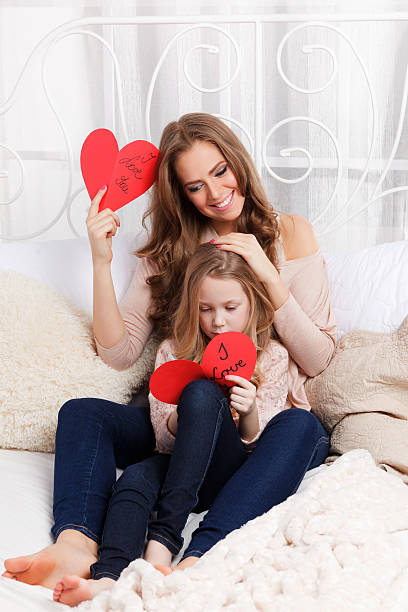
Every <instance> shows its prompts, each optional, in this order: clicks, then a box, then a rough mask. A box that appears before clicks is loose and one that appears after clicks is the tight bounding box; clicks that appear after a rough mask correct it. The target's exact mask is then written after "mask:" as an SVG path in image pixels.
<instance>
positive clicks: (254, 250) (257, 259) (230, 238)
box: [211, 232, 279, 283]
mask: <svg viewBox="0 0 408 612" xmlns="http://www.w3.org/2000/svg"><path fill="white" fill-rule="evenodd" d="M211 242H213V243H214V244H216V245H220V246H219V248H220V249H222V250H223V251H233V252H234V253H237V254H238V255H241V256H242V257H243V258H244V259H245V261H246V262H247V263H248V264H249V265H250V267H251V268H252V270H253V271H254V272H255V274H256V276H257V277H258V279H259V280H260V281H261V282H263V283H276V282H278V281H279V272H278V271H277V269H276V268H275V266H274V265H273V263H272V262H271V261H270V260H269V259H268V257H267V256H266V255H265V252H264V250H263V248H262V247H261V245H260V244H259V242H258V241H257V239H256V238H255V236H254V235H253V234H241V233H238V232H232V233H230V234H225V236H219V237H218V238H217V239H216V240H213V241H211Z"/></svg>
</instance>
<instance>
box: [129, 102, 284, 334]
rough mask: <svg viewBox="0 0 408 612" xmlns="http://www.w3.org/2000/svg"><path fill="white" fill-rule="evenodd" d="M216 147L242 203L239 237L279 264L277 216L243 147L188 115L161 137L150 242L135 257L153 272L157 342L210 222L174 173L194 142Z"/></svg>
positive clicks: (204, 119)
mask: <svg viewBox="0 0 408 612" xmlns="http://www.w3.org/2000/svg"><path fill="white" fill-rule="evenodd" d="M200 140H202V141H204V142H209V143H211V144H213V145H215V146H216V147H217V148H218V149H219V151H220V152H221V153H222V155H223V156H224V158H225V159H226V161H227V163H228V164H229V166H230V168H231V170H232V172H233V174H234V175H235V178H236V180H237V183H238V186H239V190H240V192H241V193H242V195H244V196H245V203H244V207H243V210H242V213H241V215H240V217H239V218H238V220H237V232H242V233H248V234H254V235H255V236H256V238H257V240H258V242H259V243H260V245H261V247H262V248H263V250H264V252H265V253H266V255H267V256H268V257H269V259H270V260H271V261H272V263H273V264H274V265H276V263H277V253H276V249H275V241H276V239H277V238H278V236H279V226H278V222H277V218H276V217H277V214H276V213H275V212H274V211H273V208H272V207H271V205H270V204H269V202H268V199H267V197H266V194H265V191H264V189H263V187H262V184H261V181H260V178H259V176H258V173H257V171H256V168H255V166H254V163H253V161H252V159H251V157H250V155H249V154H248V152H247V151H246V149H245V147H244V145H243V144H242V143H241V141H240V140H239V138H238V137H237V136H236V135H235V134H234V132H233V131H232V130H231V129H230V128H229V127H227V126H226V125H225V124H224V123H223V121H221V120H220V119H218V118H216V117H213V116H212V115H209V114H206V113H189V114H187V115H183V116H182V117H181V118H180V119H179V120H178V121H173V122H171V123H169V124H168V125H167V126H166V128H165V129H164V131H163V134H162V138H161V141H160V146H159V151H160V154H159V160H158V163H157V167H156V181H155V183H154V185H153V188H152V198H151V203H150V206H149V208H148V209H147V211H146V212H145V214H144V216H143V227H144V228H145V229H146V220H147V219H150V224H151V228H150V232H149V239H148V242H147V243H146V245H145V246H144V247H142V248H141V249H139V251H137V252H136V255H138V256H139V257H148V258H150V259H151V260H152V262H153V263H154V264H155V265H156V267H157V270H158V272H157V274H154V275H152V276H150V277H149V279H148V283H149V285H150V287H151V290H152V306H151V308H150V311H149V316H150V318H151V319H152V321H153V323H154V325H155V328H156V333H157V334H158V336H159V337H160V338H165V337H167V336H168V335H169V332H170V327H169V314H170V315H172V314H173V313H174V312H175V310H176V308H177V305H178V303H179V300H180V292H181V285H182V281H183V277H184V272H185V269H186V266H187V263H188V261H189V259H190V257H191V255H192V254H193V253H194V251H195V250H196V249H197V245H199V244H200V242H201V240H202V234H203V231H204V230H205V228H206V227H207V226H208V223H209V222H208V219H207V217H205V216H204V215H202V214H201V213H199V212H198V211H197V209H196V208H195V207H194V205H193V204H192V203H191V202H190V201H189V200H188V197H187V195H186V194H185V192H184V190H183V187H182V185H181V184H180V182H179V180H178V178H177V175H176V172H175V162H176V160H177V157H178V155H180V153H182V152H184V151H187V150H188V149H190V148H191V146H192V145H193V144H194V143H195V142H196V141H200Z"/></svg>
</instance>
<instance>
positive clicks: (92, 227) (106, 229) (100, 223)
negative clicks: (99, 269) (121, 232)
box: [86, 186, 120, 266]
mask: <svg viewBox="0 0 408 612" xmlns="http://www.w3.org/2000/svg"><path fill="white" fill-rule="evenodd" d="M105 192H106V186H105V187H101V189H99V191H98V192H97V194H96V196H95V197H94V199H93V200H92V202H91V206H90V209H89V213H88V217H87V219H86V227H87V230H88V237H89V242H90V245H91V250H92V261H93V263H94V266H95V265H101V264H102V265H106V264H110V263H111V261H112V257H113V254H112V236H115V234H116V232H117V228H118V227H119V226H120V220H119V217H118V215H117V214H115V213H114V212H112V211H111V210H110V209H109V208H105V209H104V210H102V211H101V212H98V210H99V205H100V202H101V200H102V198H103V196H104V195H105Z"/></svg>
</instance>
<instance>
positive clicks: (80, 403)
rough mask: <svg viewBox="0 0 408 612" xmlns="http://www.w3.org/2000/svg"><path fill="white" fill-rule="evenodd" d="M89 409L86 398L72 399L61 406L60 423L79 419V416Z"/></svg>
mask: <svg viewBox="0 0 408 612" xmlns="http://www.w3.org/2000/svg"><path fill="white" fill-rule="evenodd" d="M85 410H88V405H87V400H86V399H83V398H81V399H71V400H68V401H67V402H65V404H63V405H62V406H61V408H60V409H59V412H58V424H59V425H60V424H61V423H62V422H66V421H67V420H68V421H71V420H74V421H77V420H78V416H79V415H80V414H81V413H84V412H85Z"/></svg>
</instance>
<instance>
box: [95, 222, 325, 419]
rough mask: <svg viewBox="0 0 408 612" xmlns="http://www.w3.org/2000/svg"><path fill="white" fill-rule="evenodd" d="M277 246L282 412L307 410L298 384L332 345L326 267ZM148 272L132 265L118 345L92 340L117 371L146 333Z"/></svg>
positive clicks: (148, 266) (316, 256) (316, 258)
mask: <svg viewBox="0 0 408 612" xmlns="http://www.w3.org/2000/svg"><path fill="white" fill-rule="evenodd" d="M211 238H217V234H216V232H215V231H214V229H213V228H212V227H208V230H207V231H206V232H205V234H204V236H203V242H207V241H209V240H211ZM278 247H279V248H278V251H280V261H279V263H278V269H279V273H280V276H281V279H282V281H283V282H284V284H285V285H286V286H287V287H288V289H289V297H288V299H287V300H286V302H285V303H284V304H282V306H281V307H280V308H278V309H277V310H276V311H275V317H274V327H275V330H276V332H277V334H278V336H279V338H280V341H281V343H282V344H283V345H284V346H285V348H286V349H287V351H288V353H289V366H288V396H287V400H286V405H285V408H290V407H292V406H295V407H297V408H304V409H306V410H310V404H309V402H308V399H307V396H306V392H305V389H304V383H305V381H306V380H307V378H308V377H310V376H317V374H320V372H322V371H323V370H324V369H325V368H326V367H327V366H328V364H329V362H330V359H331V357H332V355H333V351H334V347H335V343H336V322H335V319H334V314H333V311H332V309H331V308H330V293H329V282H328V278H327V270H326V263H325V261H324V258H323V255H322V252H321V250H320V249H318V250H317V251H316V252H315V253H313V254H312V255H309V256H308V257H300V258H299V259H291V260H288V261H285V258H284V255H283V249H282V245H281V243H280V241H278ZM154 270H155V267H154V265H153V264H152V263H151V262H149V261H147V260H146V259H141V260H140V261H139V263H138V265H137V267H136V270H135V272H134V275H133V278H132V281H131V283H130V285H129V288H128V290H127V292H126V294H125V296H124V298H123V300H122V302H121V304H120V311H121V314H122V317H123V320H124V323H125V333H124V334H123V337H122V338H121V340H120V341H119V342H118V344H116V345H115V346H113V347H111V348H104V347H103V346H101V345H100V344H99V342H98V341H97V340H96V346H97V350H98V354H99V355H100V356H101V358H102V359H103V361H105V363H107V364H109V365H110V366H112V367H113V368H115V369H117V370H124V369H125V368H128V367H130V366H131V365H132V364H133V363H134V362H135V361H136V359H137V358H138V357H139V355H140V354H141V352H142V350H143V347H144V345H145V343H146V340H147V338H148V337H149V335H150V333H151V331H152V324H151V322H150V321H149V319H148V317H147V314H146V313H147V310H148V307H149V304H150V300H151V291H150V287H149V286H148V285H147V284H146V278H147V277H148V276H150V275H151V274H154Z"/></svg>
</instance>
